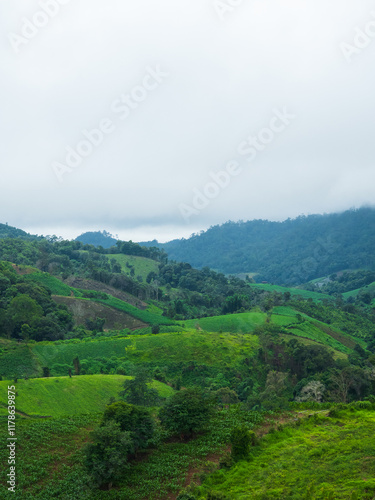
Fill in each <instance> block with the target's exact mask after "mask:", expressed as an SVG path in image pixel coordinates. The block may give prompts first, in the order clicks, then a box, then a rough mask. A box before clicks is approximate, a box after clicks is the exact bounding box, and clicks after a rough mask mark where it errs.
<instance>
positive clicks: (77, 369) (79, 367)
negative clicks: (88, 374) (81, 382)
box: [73, 356, 81, 375]
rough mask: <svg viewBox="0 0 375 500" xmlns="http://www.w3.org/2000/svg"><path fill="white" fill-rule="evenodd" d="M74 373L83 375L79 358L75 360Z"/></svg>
mask: <svg viewBox="0 0 375 500" xmlns="http://www.w3.org/2000/svg"><path fill="white" fill-rule="evenodd" d="M73 366H74V373H75V374H76V375H79V374H80V373H81V363H80V362H79V358H78V356H76V357H75V358H74V359H73Z"/></svg>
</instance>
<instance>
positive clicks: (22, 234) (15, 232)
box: [0, 224, 41, 240]
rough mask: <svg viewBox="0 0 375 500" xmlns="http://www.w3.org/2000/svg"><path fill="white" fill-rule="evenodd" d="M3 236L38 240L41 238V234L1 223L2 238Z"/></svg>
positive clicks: (0, 236)
mask: <svg viewBox="0 0 375 500" xmlns="http://www.w3.org/2000/svg"><path fill="white" fill-rule="evenodd" d="M3 238H20V239H23V240H36V239H40V238H41V237H40V236H36V235H33V234H29V233H27V232H26V231H23V230H22V229H17V228H16V227H13V226H9V225H8V224H0V239H3Z"/></svg>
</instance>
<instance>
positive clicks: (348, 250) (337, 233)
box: [141, 208, 375, 285]
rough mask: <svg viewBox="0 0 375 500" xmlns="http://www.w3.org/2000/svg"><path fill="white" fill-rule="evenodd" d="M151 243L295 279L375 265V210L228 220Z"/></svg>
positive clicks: (230, 267)
mask: <svg viewBox="0 0 375 500" xmlns="http://www.w3.org/2000/svg"><path fill="white" fill-rule="evenodd" d="M141 244H142V245H145V246H146V245H147V243H141ZM149 245H152V246H158V247H159V248H162V249H164V250H165V251H166V252H167V254H168V257H169V258H170V259H173V260H177V261H181V260H183V261H186V262H189V263H190V264H191V265H192V266H194V267H197V268H203V267H205V266H208V267H210V268H212V269H215V270H218V271H220V272H223V273H226V274H238V273H257V276H256V280H257V281H269V282H273V283H277V284H289V285H290V284H294V285H298V284H302V283H306V282H307V281H310V280H313V279H317V278H320V277H322V276H327V275H329V274H331V273H336V272H339V271H342V270H346V269H359V268H364V269H369V270H375V254H374V251H373V249H374V246H375V210H374V209H373V208H361V209H357V210H348V211H346V212H343V213H335V214H325V215H310V216H300V217H297V218H296V219H288V220H286V221H283V222H270V221H267V220H253V221H248V222H243V221H240V222H231V221H229V222H226V223H225V224H223V225H218V226H213V227H211V228H210V229H208V230H207V231H205V232H203V233H201V234H195V235H193V236H191V237H190V238H189V239H177V240H173V241H170V242H168V243H164V244H160V243H159V244H158V243H157V242H155V241H153V242H152V243H149Z"/></svg>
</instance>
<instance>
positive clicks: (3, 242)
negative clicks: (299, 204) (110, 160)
mask: <svg viewBox="0 0 375 500" xmlns="http://www.w3.org/2000/svg"><path fill="white" fill-rule="evenodd" d="M359 214H360V215H361V217H362V220H363V221H364V225H362V229H361V228H358V231H357V233H355V235H356V237H359V235H360V234H362V233H363V232H364V228H365V227H367V226H365V224H367V223H368V222H369V220H370V219H371V216H372V211H366V210H364V211H360V212H350V213H347V214H342V216H337V218H336V219H335V228H336V226H337V227H339V228H341V229H342V227H344V226H342V224H343V225H345V224H346V223H349V222H350V221H351V222H350V223H351V224H352V223H353V224H354V222H353V221H356V222H357V223H358V217H359ZM332 220H333V219H329V218H326V217H322V218H320V217H312V218H310V217H309V218H304V219H302V218H300V219H297V220H296V221H286V222H285V223H283V224H281V225H278V226H277V227H276V226H275V228H274V229H275V234H276V233H277V234H278V236H277V238H278V239H277V242H278V243H277V245H274V248H273V253H272V259H274V260H272V259H271V260H270V261H269V262H267V263H265V264H264V265H265V268H264V270H263V271H264V272H266V271H267V273H270V276H276V278H277V277H280V276H282V279H281V278H280V281H279V282H286V281H287V280H288V279H289V276H290V275H292V276H294V278H292V280H291V283H296V282H297V281H299V280H300V279H302V276H303V277H308V278H309V279H311V276H315V273H318V272H319V273H320V272H322V274H320V275H319V277H316V279H313V280H312V281H310V282H308V283H305V284H303V285H299V286H298V288H293V287H288V288H285V287H282V286H278V285H271V284H269V283H259V284H255V283H253V282H252V279H251V278H250V277H249V273H245V272H243V277H244V279H240V278H239V277H235V276H226V275H224V274H222V273H217V272H215V271H213V270H212V269H209V268H208V267H203V266H202V269H201V270H198V269H194V268H193V267H192V266H191V265H190V264H188V263H183V262H176V261H172V260H170V259H168V257H167V255H166V254H165V252H163V251H161V250H160V249H158V248H157V247H156V246H155V245H154V244H153V245H152V246H151V247H149V248H147V247H141V246H140V245H137V244H136V243H133V242H122V241H116V243H115V245H114V246H110V247H109V248H104V246H103V245H101V244H100V243H98V244H99V246H98V247H95V246H93V245H91V244H88V243H82V242H80V241H75V242H69V241H62V240H60V239H59V238H56V237H48V238H38V237H32V236H30V235H27V234H26V235H22V233H17V230H15V231H14V230H13V229H14V228H13V229H12V228H10V229H8V228H7V226H5V227H2V226H0V259H1V261H0V420H3V421H4V423H5V421H6V419H7V415H8V407H7V406H8V404H9V403H8V398H7V392H8V386H9V385H10V384H12V385H15V387H16V389H15V392H16V396H15V397H16V410H15V411H16V424H17V425H16V429H17V439H18V442H19V443H20V446H19V448H18V454H17V471H18V472H17V474H18V477H17V481H18V484H17V491H16V493H15V494H14V495H13V496H14V498H16V499H18V498H22V499H23V498H25V499H26V500H28V499H29V498H30V499H31V498H36V499H40V500H47V499H50V498H62V499H65V500H71V499H72V500H73V499H75V498H82V499H83V500H88V499H94V500H95V499H98V500H99V499H107V498H108V499H109V500H110V499H116V498H127V499H128V500H144V499H145V498H147V499H150V500H162V499H165V498H178V499H179V500H182V499H185V500H188V499H189V500H194V499H201V500H214V499H216V500H217V499H222V500H223V499H227V500H228V499H233V498H298V499H299V498H322V500H323V499H328V498H343V499H344V498H348V499H354V498H363V499H366V498H372V497H373V495H374V493H375V489H374V485H373V484H372V483H373V481H372V479H371V478H372V475H373V472H374V471H372V469H371V466H370V465H371V464H370V462H368V457H371V450H370V447H371V436H372V427H373V418H374V417H373V414H375V406H374V403H373V401H374V398H375V377H374V371H375V330H374V327H373V325H374V314H375V313H374V308H373V303H374V300H375V295H373V291H372V283H373V282H374V271H373V270H372V268H371V266H372V264H371V262H372V261H371V256H369V254H368V253H367V246H366V245H365V244H364V243H363V241H362V240H358V241H359V243H358V244H359V245H361V248H362V250H361V252H362V253H361V254H360V255H359V256H358V262H357V267H354V266H353V267H352V268H351V269H350V267H349V266H351V265H352V263H351V261H350V258H351V257H350V255H351V254H350V252H354V251H355V249H356V243H353V240H350V238H349V237H348V236H345V235H341V234H340V235H339V233H338V232H337V231H336V229H334V230H333V226H332V224H331V223H332ZM348 221H349V222H348ZM275 224H278V223H275ZM305 224H306V225H307V226H308V227H310V229H311V228H315V229H314V230H316V233H313V232H312V233H311V234H309V237H307V236H306V235H304V238H305V241H304V243H303V244H302V240H303V237H302V234H303V231H304V230H305V229H303V228H304V227H305ZM357 225H358V224H357ZM226 226H227V227H226V229H230V230H233V234H235V232H236V231H237V230H238V228H241V231H242V232H243V236H244V237H245V236H246V232H247V229H249V228H250V226H251V224H250V225H247V223H246V224H239V225H233V224H232V223H230V224H228V225H226ZM232 226H233V227H232ZM281 226H282V227H281ZM307 226H306V227H307ZM251 227H252V228H253V229H254V228H255V227H256V228H257V232H256V233H255V232H254V234H253V240H257V238H258V237H259V238H261V237H265V236H267V238H268V239H269V240H271V241H273V240H272V238H273V237H274V236H272V238H271V233H270V232H269V227H267V224H260V223H259V221H258V222H256V223H254V224H253V226H251ZM322 227H323V228H324V227H325V228H326V229H327V231H328V230H329V231H328V232H327V233H324V231H323V233H322V234H323V235H324V234H327V235H328V236H327V237H329V238H330V237H332V238H333V236H332V234H334V237H335V238H336V237H337V240H334V241H338V240H339V239H340V238H341V239H340V242H341V244H342V245H344V246H345V252H346V253H345V252H344V249H343V248H341V247H339V248H336V247H335V250H334V251H333V252H329V251H328V250H329V248H331V247H329V245H328V246H327V245H326V246H325V247H324V245H322V247H323V248H325V250H326V252H327V259H326V260H324V258H323V257H324V256H322V254H321V253H318V252H313V248H312V246H311V245H312V240H313V234H315V235H316V238H319V236H317V235H318V234H319V231H320V230H321V229H322ZM214 229H215V228H212V230H210V231H209V232H208V233H210V234H212V233H215V231H216V230H214ZM318 229H319V231H318ZM213 230H214V231H213ZM292 230H293V231H296V236H295V237H293V238H292V240H293V245H294V246H293V245H290V241H289V242H288V245H289V246H288V252H289V254H290V255H289V254H288V255H286V253H287V252H286V249H285V248H286V247H285V239H284V237H285V235H289V236H290V235H292V234H293V231H292ZM2 231H3V232H2ZM267 231H268V232H267ZM332 231H333V233H332ZM361 231H362V232H361ZM297 233H298V234H297ZM215 234H216V233H215ZM329 235H331V236H329ZM202 236H204V235H202ZM101 237H104V238H106V239H109V237H110V235H108V234H105V233H101ZM199 238H200V237H194V238H193V239H195V240H198V239H199ZM345 238H347V239H345ZM348 238H349V239H348ZM232 240H233V238H232ZM187 241H189V240H187ZM241 241H242V240H241V238H239V239H238V241H237V253H236V259H237V260H236V259H233V262H234V264H235V265H237V264H238V262H240V260H238V259H240V258H241V254H242V248H241V246H239V245H241V244H242V243H241ZM319 241H320V240H319ZM231 245H232V241H231V242H230V243H228V253H227V252H222V255H225V254H226V255H231V253H230V252H231V250H232V246H231ZM303 245H305V246H304V247H303ZM300 246H301V248H300ZM302 247H303V248H302ZM217 248H220V246H219V244H218V242H217ZM243 248H244V249H245V250H246V249H248V250H249V247H246V245H244V247H243ZM297 249H298V252H299V251H300V250H301V249H302V250H301V255H302V256H304V255H305V253H306V252H307V253H309V252H310V253H309V255H310V257H311V258H312V259H313V260H314V259H315V261H317V264H318V265H317V269H315V270H314V271H312V270H311V269H312V268H311V267H310V270H309V268H308V266H307V261H303V260H302V270H303V272H299V271H298V269H297V271H296V269H293V268H291V263H290V260H291V259H292V258H294V260H295V263H297V264H296V265H297V267H298V266H299V264H298V259H297V257H296V255H294V256H293V252H297ZM250 250H251V249H250ZM250 250H249V257H251V258H253V257H254V254H251V251H252V250H251V251H250ZM263 250H264V247H262V245H260V246H259V248H258V250H257V253H256V256H257V259H258V260H259V262H260V260H261V257H262V258H263V254H262V252H263ZM298 252H297V253H298ZM304 252H305V253H304ZM311 252H312V253H311ZM201 253H202V254H203V253H204V252H203V250H202V252H201ZM216 254H218V252H217V249H216ZM344 254H345V255H346V256H347V260H345V259H346V257H345V255H344ZM264 255H267V252H266V251H265V253H264ZM365 255H366V256H367V257H366V259H367V264H366V266H367V269H364V268H362V269H361V268H360V266H363V262H364V260H365ZM269 256H270V255H269ZM310 257H309V258H310ZM303 258H304V257H303ZM306 258H307V257H306ZM243 262H245V261H243ZM309 262H310V263H311V260H309ZM344 263H345V266H346V268H344V267H341V270H335V271H333V270H331V269H336V267H338V266H342V265H343V264H344ZM358 266H359V267H358ZM345 269H346V271H345ZM247 270H248V269H247ZM253 270H254V271H255V270H258V272H261V271H262V270H261V268H256V269H253ZM242 271H246V269H245V268H243V269H242ZM263 271H262V272H263ZM323 271H324V272H323ZM328 272H329V273H330V274H327V273H328ZM288 273H289V274H288ZM322 276H325V277H324V278H322ZM257 279H258V280H260V281H270V280H269V279H268V278H266V279H265V278H264V276H263V277H262V276H258V278H257ZM272 279H273V278H272ZM277 279H279V278H277ZM277 279H275V281H277ZM293 280H294V281H293ZM107 313H108V314H107ZM121 318H126V323H122V322H121V321H120V319H121ZM315 413H316V415H317V416H314V414H315ZM308 416H310V418H307V417H308ZM3 445H4V446H3ZM0 446H2V448H1V449H0V462H1V465H2V468H3V469H6V468H7V456H6V435H2V436H0ZM338 456H339V459H337V457H338ZM309 464H310V468H309ZM311 464H312V465H311ZM312 467H313V469H312ZM245 478H246V479H245ZM249 478H251V480H250V481H249ZM0 483H1V487H3V486H4V487H5V486H6V480H5V479H4V477H3V478H2V479H0ZM1 495H2V494H0V496H1Z"/></svg>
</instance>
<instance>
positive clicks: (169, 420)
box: [159, 387, 213, 437]
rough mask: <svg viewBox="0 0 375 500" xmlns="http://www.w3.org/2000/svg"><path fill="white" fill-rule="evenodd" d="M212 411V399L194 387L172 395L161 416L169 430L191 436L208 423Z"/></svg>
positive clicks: (162, 421) (163, 423)
mask: <svg viewBox="0 0 375 500" xmlns="http://www.w3.org/2000/svg"><path fill="white" fill-rule="evenodd" d="M212 411H213V410H212V401H211V400H210V399H209V398H208V397H207V396H206V395H205V394H204V393H203V392H202V390H201V389H200V388H197V387H193V388H189V389H183V390H181V391H179V392H176V393H175V394H174V395H173V396H171V397H170V398H169V399H168V400H167V401H166V403H165V405H164V406H163V407H162V409H161V411H160V413H159V417H160V421H161V423H162V425H163V426H164V427H165V428H166V429H167V430H169V431H171V432H173V433H176V434H181V435H183V436H186V437H189V436H192V435H193V433H195V432H197V431H200V430H202V429H203V427H204V426H205V425H207V423H208V421H209V419H210V417H211V416H212Z"/></svg>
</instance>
